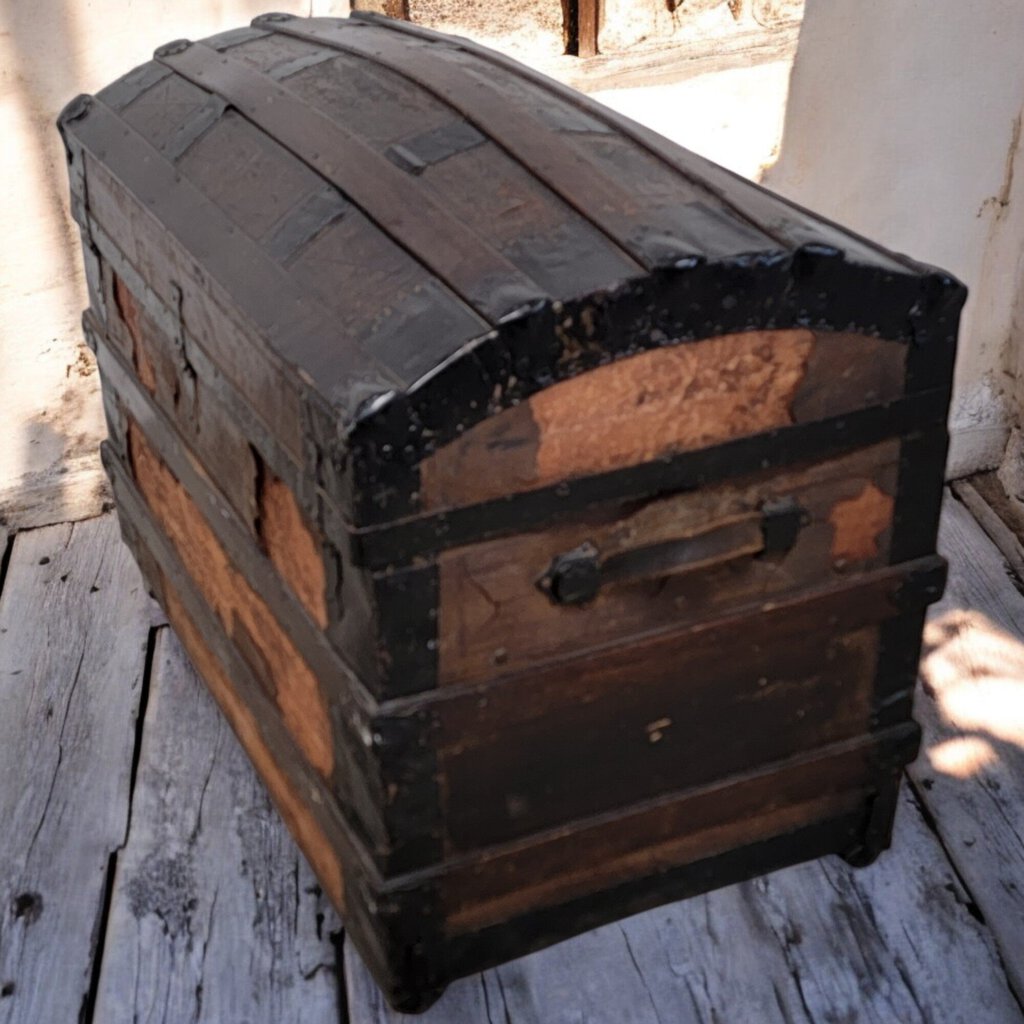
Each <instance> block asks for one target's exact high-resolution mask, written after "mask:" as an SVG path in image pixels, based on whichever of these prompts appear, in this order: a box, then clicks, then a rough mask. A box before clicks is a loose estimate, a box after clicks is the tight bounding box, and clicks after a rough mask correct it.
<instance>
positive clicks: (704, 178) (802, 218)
mask: <svg viewBox="0 0 1024 1024" xmlns="http://www.w3.org/2000/svg"><path fill="white" fill-rule="evenodd" d="M351 19H352V20H353V21H364V22H367V23H369V24H373V25H378V26H381V27H385V28H389V29H391V30H392V31H395V32H402V33H404V34H406V35H411V36H415V37H416V38H418V39H424V40H427V41H429V42H435V43H438V44H440V45H444V46H451V45H452V39H451V37H450V36H446V35H444V34H443V33H441V32H436V31H434V30H432V29H429V28H424V27H423V26H422V25H413V24H410V23H408V22H404V21H394V20H392V19H390V18H385V17H382V16H381V15H379V14H377V13H376V12H373V11H353V12H352V14H351ZM261 25H262V23H261ZM262 27H270V26H269V25H262ZM273 27H274V29H275V30H279V29H280V27H281V26H280V25H278V24H275V25H274V26H273ZM457 45H458V48H459V49H460V50H463V51H464V52H466V53H472V54H473V55H474V56H476V57H479V58H480V59H481V60H483V61H486V62H487V63H489V64H491V65H493V66H494V67H498V68H502V69H503V70H505V71H510V72H511V73H512V74H513V75H515V76H516V77H518V78H521V79H525V80H527V81H530V82H533V83H534V84H536V85H539V86H540V87H541V88H543V89H545V90H547V91H548V92H549V93H551V94H552V95H554V96H557V97H559V98H560V99H562V100H564V101H566V102H568V103H570V104H572V105H573V106H575V107H578V108H579V109H581V110H584V111H586V112H587V113H588V114H590V115H591V116H592V117H596V118H598V119H599V120H601V121H603V122H604V123H605V124H607V125H610V126H611V127H613V128H615V129H616V130H617V131H618V132H620V133H621V134H622V135H624V136H626V137H627V138H629V139H632V140H633V141H634V142H635V143H636V144H637V145H638V146H640V147H642V148H643V149H645V150H647V152H649V153H650V154H651V155H653V156H656V157H657V158H658V159H660V160H662V161H663V162H664V163H665V164H667V165H668V166H669V167H672V168H673V169H675V170H677V171H679V172H680V173H681V174H682V175H684V176H685V177H686V178H687V179H688V180H689V181H692V182H694V183H696V184H700V185H702V186H703V187H704V188H706V189H707V190H708V191H709V192H710V193H712V194H713V195H715V196H716V197H717V198H718V199H719V200H720V201H721V202H722V203H723V204H724V205H725V206H726V207H727V208H728V210H729V211H731V213H732V214H733V215H734V216H735V217H736V219H737V220H739V221H742V222H743V223H744V224H747V225H750V226H752V227H754V228H756V229H757V230H758V231H761V232H765V233H767V234H768V235H770V236H771V237H772V238H774V239H775V240H776V241H778V242H779V243H780V244H782V245H783V246H784V247H785V248H795V247H798V246H800V245H803V244H806V243H808V242H818V243H824V244H834V245H836V246H837V247H839V248H841V249H843V250H844V251H845V252H846V253H847V254H848V255H849V256H851V257H853V258H855V259H856V260H858V261H862V262H867V263H873V264H875V265H878V266H881V267H884V268H886V269H891V270H892V271H894V272H896V273H906V272H907V271H908V270H911V271H915V272H920V270H921V266H920V265H919V264H917V263H915V262H914V261H913V260H911V259H909V258H908V257H905V256H901V255H900V254H898V253H892V252H888V251H886V250H884V249H882V248H881V247H879V246H877V245H876V244H874V243H872V242H871V241H869V240H867V239H865V238H862V237H861V236H860V235H857V234H855V233H853V232H852V231H848V230H847V229H845V228H843V227H840V226H839V225H837V224H832V223H830V222H828V221H825V220H823V219H822V218H820V217H818V216H817V215H815V214H812V213H809V212H808V211H806V210H804V209H803V208H802V207H800V206H797V205H796V204H795V203H792V202H789V201H788V200H786V201H785V208H786V209H787V210H788V211H789V214H790V216H788V217H786V216H780V209H779V203H780V200H779V199H778V197H776V196H774V195H772V194H770V193H769V192H767V191H765V190H764V189H761V188H759V187H757V186H755V185H753V184H752V183H750V182H748V181H746V180H745V179H743V178H741V177H740V176H739V175H738V174H734V173H733V172H732V171H728V170H726V169H725V168H724V167H719V166H718V165H717V164H714V163H713V162H712V161H710V160H707V159H706V158H704V157H701V156H699V155H698V154H696V153H693V152H691V151H689V150H686V149H684V148H683V147H682V146H679V145H677V144H676V143H674V142H672V141H670V140H669V139H666V138H665V137H664V136H662V135H659V134H658V133H657V132H655V131H652V130H651V129H650V128H646V127H644V126H643V125H641V124H638V123H637V122H636V121H633V120H632V119H631V118H628V117H626V116H624V115H623V114H619V113H618V112H617V111H614V110H611V109H610V108H608V107H606V106H604V105H603V104H601V103H597V102H596V101H595V100H592V99H591V98H590V97H588V96H586V95H584V94H583V93H580V92H578V91H577V90H575V89H572V88H570V87H569V86H566V85H563V84H562V83H561V82H557V81H555V79H553V78H549V77H548V76H547V75H545V74H542V73H541V72H539V71H535V70H533V69H532V68H529V67H527V66H525V65H523V64H521V63H519V62H518V61H516V60H513V59H512V58H511V57H507V56H505V54H503V53H499V52H497V51H496V50H492V49H490V48H489V47H486V46H481V45H480V44H479V43H475V42H473V41H472V40H469V39H464V38H460V39H458V40H457Z"/></svg>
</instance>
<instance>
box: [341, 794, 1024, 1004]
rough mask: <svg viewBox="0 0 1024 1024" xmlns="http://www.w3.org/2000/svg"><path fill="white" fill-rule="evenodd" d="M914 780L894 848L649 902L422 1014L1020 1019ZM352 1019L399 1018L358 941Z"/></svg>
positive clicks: (352, 966) (348, 957) (351, 963)
mask: <svg viewBox="0 0 1024 1024" xmlns="http://www.w3.org/2000/svg"><path fill="white" fill-rule="evenodd" d="M968 906H969V899H968V897H967V896H966V894H965V893H964V892H963V890H962V889H961V888H960V886H959V884H958V882H957V880H956V876H955V874H954V873H953V871H952V870H951V868H950V866H949V864H948V862H947V860H946V858H945V855H944V854H943V851H942V849H941V847H940V846H939V844H938V842H937V841H936V840H935V838H934V836H933V835H932V834H931V832H930V831H929V829H928V828H927V826H926V824H925V822H924V820H923V818H922V817H921V814H920V813H919V811H918V809H917V807H916V805H915V804H914V803H913V801H912V799H911V797H910V796H909V795H908V793H906V792H905V793H904V797H903V800H902V801H901V805H900V809H899V817H898V821H897V835H896V841H895V845H894V848H893V850H891V851H890V852H888V853H887V854H885V855H884V856H883V857H882V858H881V859H880V860H879V861H878V862H877V863H875V864H874V865H872V866H871V867H870V868H867V869H864V870H860V871H857V870H855V869H853V868H849V867H847V866H846V865H845V864H843V863H842V862H841V861H839V860H838V859H835V858H831V859H827V860H823V861H820V862H816V863H812V864H807V865H802V866H799V867H795V868H791V869H788V870H786V871H780V872H776V873H775V874H773V875H769V876H767V877H765V878H761V879H757V880H755V881H752V882H748V883H744V884H741V885H737V886H732V887H730V888H728V889H723V890H720V891H718V892H715V893H711V894H709V895H707V896H703V897H698V898H696V899H693V900H689V901H685V902H682V903H677V904H674V905H671V906H668V907H665V908H662V909H659V910H654V911H650V912H648V913H646V914H641V915H638V916H636V917H633V918H630V919H628V920H625V921H623V922H620V923H618V924H614V925H610V926H608V927H605V928H601V929H599V930H597V931H593V932H589V933H587V934H586V935H582V936H580V937H579V938H576V939H573V940H570V941H569V942H565V943H562V944H561V945H558V946H554V947H552V948H551V949H548V950H545V951H544V952H541V953H537V954H534V955H533V956H529V957H525V958H523V959H522V960H518V961H516V962H514V963H511V964H507V965H505V966H504V967H500V968H498V969H497V970H494V971H488V972H486V973H485V974H484V975H480V976H477V977H474V978H470V979H466V980H465V981H462V982H459V983H457V984H455V985H453V986H451V988H450V989H449V990H448V992H446V993H445V995H444V996H443V997H442V999H441V1000H440V1001H439V1002H438V1003H437V1004H436V1005H435V1006H434V1007H433V1008H432V1009H431V1010H430V1011H428V1012H427V1014H426V1015H424V1016H423V1017H421V1018H420V1020H421V1021H422V1024H541V1022H543V1024H551V1022H553V1021H558V1022H562V1021H565V1022H570V1021H579V1022H586V1024H625V1022H632V1024H702V1022H708V1021H723V1022H733V1021H757V1022H758V1024H810V1022H813V1024H833V1022H837V1021H850V1022H854V1021H856V1022H858V1024H892V1022H895V1021H899V1022H900V1024H914V1022H917V1024H937V1022H942V1024H976V1022H978V1021H982V1020H984V1021H987V1022H991V1024H1021V1022H1022V1020H1024V1017H1022V1015H1021V1013H1020V1010H1019V1007H1018V1006H1017V1004H1016V1002H1015V1000H1014V998H1013V995H1012V993H1011V992H1010V990H1009V988H1008V987H1007V983H1006V976H1005V974H1004V972H1003V970H1002V967H1001V965H1000V962H999V957H998V954H997V952H996V950H995V947H994V944H993V942H992V939H991V936H990V935H989V934H988V933H987V931H986V929H985V928H984V927H983V926H982V925H981V924H980V923H979V922H978V921H977V920H976V919H975V918H974V917H973V916H972V915H971V913H970V911H969V909H968ZM345 965H346V977H347V982H348V994H349V1013H350V1019H351V1021H352V1024H395V1022H397V1021H400V1020H403V1019H405V1018H403V1017H402V1016H401V1015H400V1014H396V1013H393V1012H392V1011H390V1010H388V1009H387V1008H386V1007H385V1006H384V1004H383V1002H382V1000H381V997H380V995H379V994H378V993H377V991H376V989H375V987H374V985H373V982H372V981H371V980H370V978H369V976H368V974H367V972H366V970H365V968H364V967H363V965H362V963H361V962H360V961H359V958H358V955H357V954H356V953H355V952H354V950H353V949H351V948H350V947H349V946H346V951H345Z"/></svg>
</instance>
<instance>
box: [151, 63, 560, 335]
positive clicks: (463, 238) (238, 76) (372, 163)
mask: <svg viewBox="0 0 1024 1024" xmlns="http://www.w3.org/2000/svg"><path fill="white" fill-rule="evenodd" d="M157 59H158V60H160V61H161V62H162V63H164V64H166V65H167V66H168V67H169V68H171V69H172V70H174V71H175V72H177V73H178V74H179V75H181V76H182V77H183V78H186V79H187V80H188V81H190V82H192V83H193V84H195V85H197V86H199V87H200V88H203V89H207V90H208V91H210V92H212V93H215V94H216V95H218V96H220V97H221V98H222V99H223V100H224V101H225V102H227V103H229V104H230V105H231V106H232V107H234V108H235V109H236V110H237V111H238V112H239V113H241V114H242V115H243V116H244V117H245V118H247V119H248V120H249V121H251V122H252V123H253V124H255V125H257V126H258V127H259V128H261V129H262V130H263V131H265V132H267V133H268V134H269V135H270V136H271V137H272V138H273V139H274V140H275V141H276V142H278V143H279V144H280V145H282V146H284V148H285V149H287V150H289V151H290V152H291V153H293V154H294V155H295V156H296V157H297V158H298V159H299V160H301V161H302V162H303V163H305V164H306V165H307V166H308V167H310V168H312V169H313V170H314V171H316V172H317V173H318V174H320V175H322V176H323V177H324V178H326V179H327V180H328V181H329V182H331V184H333V185H334V186H335V187H336V188H338V189H339V190H341V191H342V192H343V193H344V194H345V196H346V197H347V198H349V199H350V200H351V201H352V202H353V204H355V205H356V206H358V207H359V208H360V209H362V210H363V211H364V212H365V213H366V214H367V216H369V217H370V218H371V219H372V220H373V221H374V222H375V223H376V224H377V225H378V226H379V227H380V228H381V230H382V231H384V232H385V233H386V234H387V235H388V236H389V237H390V238H391V239H392V240H393V241H395V242H396V243H398V244H399V245H400V246H401V247H402V248H403V249H405V250H406V251H407V252H409V253H410V254H412V255H413V256H414V257H415V258H416V259H417V260H419V262H420V263H422V264H423V265H424V266H426V267H428V268H429V269H430V270H431V271H432V272H433V273H434V274H436V275H437V276H438V277H439V278H440V279H441V280H442V281H443V282H445V283H446V284H447V285H448V286H449V287H450V288H451V289H452V290H453V291H454V292H455V293H456V294H457V295H458V296H459V297H460V298H461V299H462V300H463V301H464V302H466V303H467V304H468V305H470V306H471V307H472V308H473V309H475V310H476V311H477V312H478V313H479V314H480V315H481V316H483V317H485V318H486V319H487V320H488V321H490V322H491V323H496V322H498V321H499V320H500V319H501V318H502V317H503V316H505V315H507V314H509V313H510V312H512V311H513V310H514V309H516V308H518V307H522V306H524V305H526V304H528V303H530V302H533V301H536V300H538V299H542V298H545V297H546V296H545V295H544V293H543V291H542V290H541V288H540V287H539V286H538V285H537V284H536V283H535V282H534V281H532V280H531V279H530V278H528V277H527V276H526V275H525V274H523V273H522V272H521V271H520V270H519V269H518V268H517V267H515V266H513V265H512V264H511V263H509V262H508V261H507V260H506V259H505V258H504V257H503V256H501V255H500V253H498V252H497V251H496V250H495V249H494V248H493V247H492V246H491V245H489V244H488V243H487V242H486V241H484V240H483V239H482V238H480V236H479V235H477V234H476V233H475V232H473V231H471V230H470V229H469V228H467V227H466V225H465V224H463V223H462V222H461V221H459V220H457V219H455V218H453V217H452V216H451V215H450V214H449V213H448V212H447V211H446V210H444V209H443V208H442V207H441V206H440V205H439V204H438V203H437V202H436V201H435V200H434V199H433V198H432V197H431V196H429V195H427V194H426V193H425V192H424V191H422V190H420V189H417V187H416V185H415V184H414V179H410V177H409V175H407V174H404V173H403V172H402V171H401V170H399V168H397V167H395V165H394V164H392V163H391V162H390V161H389V160H387V159H385V158H384V157H382V156H381V155H380V154H378V153H377V152H375V151H374V150H373V149H371V148H370V147H369V146H367V145H366V143H365V142H364V141H363V140H362V139H360V138H358V137H357V136H356V135H354V134H353V133H352V132H350V131H349V130H347V129H346V128H344V127H343V126H342V125H341V124H339V123H338V122H337V121H335V120H333V119H332V118H330V117H328V116H327V115H326V114H324V113H322V112H321V111H319V110H316V109H314V108H313V107H311V106H309V104H308V103H307V102H306V101H305V100H304V99H302V98H301V97H300V96H298V95H297V94H296V93H294V92H293V91H291V90H290V89H288V88H287V87H286V86H284V85H282V84H281V83H279V82H277V81H275V80H274V79H273V78H272V77H271V76H270V75H265V74H263V73H262V72H260V71H257V70H256V69H254V68H252V67H250V66H249V65H247V64H244V63H242V62H241V61H238V60H235V59H233V58H231V57H228V56H225V55H223V54H220V53H217V52H216V51H215V50H212V49H211V48H210V47H208V46H205V45H204V44H202V43H191V44H187V45H186V44H184V43H182V44H177V45H176V46H172V47H167V48H164V49H163V50H160V51H158V52H157Z"/></svg>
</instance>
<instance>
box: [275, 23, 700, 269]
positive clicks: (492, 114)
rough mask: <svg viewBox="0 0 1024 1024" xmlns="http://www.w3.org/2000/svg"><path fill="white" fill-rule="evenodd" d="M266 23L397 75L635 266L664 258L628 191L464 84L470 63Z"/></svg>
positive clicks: (384, 42) (338, 31)
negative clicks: (642, 228) (640, 224)
mask: <svg viewBox="0 0 1024 1024" xmlns="http://www.w3.org/2000/svg"><path fill="white" fill-rule="evenodd" d="M384 23H385V24H390V22H384ZM374 24H377V22H374ZM267 27H269V28H272V29H273V30H274V31H275V32H279V33H281V34H282V35H288V36H291V37H292V38H294V39H302V40H304V41H305V42H308V43H313V44H320V45H325V46H331V47H333V48H335V49H336V50H339V51H342V52H344V53H351V54H353V55H355V56H358V57H362V58H364V59H365V60H368V61H371V62H372V63H374V64H378V65H380V66H381V67H384V68H387V69H388V70H389V71H391V72H393V73H395V74H397V75H401V76H402V77H403V78H405V79H407V80H408V81H410V82H412V83H414V84H415V85H417V86H419V87H420V88H421V89H423V90H424V91H426V92H427V93H429V94H430V95H432V96H434V97H435V98H436V99H439V100H440V101H441V102H442V103H445V104H446V105H447V106H449V107H450V108H451V109H452V110H453V111H455V112H456V113H457V114H459V115H460V116H461V117H463V118H465V119H466V121H468V122H469V123H470V124H471V125H472V126H473V127H475V128H476V129H477V130H479V131H480V132H482V133H483V134H484V135H486V136H487V137H488V138H489V139H490V140H491V141H492V142H493V143H494V144H495V145H496V146H498V147H499V148H500V149H502V150H504V151H505V152H506V153H507V154H508V155H509V156H510V157H512V158H513V159H514V160H515V161H516V162H517V163H519V164H521V165H522V166H523V167H525V168H526V170H527V171H528V172H529V173H530V174H531V175H532V176H533V177H534V178H536V179H537V180H538V181H539V182H541V183H542V184H543V185H544V186H545V187H546V188H547V189H549V190H550V191H551V192H553V193H554V194H555V195H556V196H558V198H559V199H561V200H562V202H563V203H565V204H566V205H567V206H569V207H570V208H571V209H572V210H574V211H575V212H576V213H577V214H578V215H579V216H581V217H582V218H583V219H584V220H585V221H587V222H588V223H589V224H591V225H592V226H593V227H595V228H596V229H597V230H598V231H600V232H601V233H602V234H603V235H605V236H606V237H607V238H608V239H609V240H610V241H611V242H612V243H613V244H614V245H615V246H616V248H618V249H621V250H622V251H623V252H625V253H627V254H628V255H629V256H630V257H631V258H632V259H633V260H634V261H636V262H637V263H639V264H640V265H641V266H643V267H645V268H648V269H650V268H651V267H653V266H656V265H658V264H660V263H663V262H664V261H665V238H664V235H663V234H661V235H660V236H659V239H658V241H657V244H656V245H655V244H652V243H651V242H650V241H649V240H648V238H647V237H645V236H644V235H643V234H638V233H637V230H636V227H637V226H636V224H635V222H634V220H633V219H632V218H631V216H630V215H629V212H628V211H630V210H631V208H632V207H633V206H635V204H636V197H635V195H634V194H633V193H632V191H631V190H630V189H628V188H626V187H625V186H624V185H623V184H621V183H620V182H617V181H615V180H613V179H612V178H609V177H608V176H607V175H606V174H604V173H603V171H601V169H600V168H599V167H597V166H595V165H594V164H593V163H592V162H591V161H590V160H588V159H587V156H586V154H584V153H583V152H581V151H579V150H577V149H576V148H575V146H573V145H572V144H571V143H567V142H565V141H563V140H558V144H557V145H552V127H551V123H550V120H549V119H547V118H545V117H544V116H543V115H542V114H540V113H538V112H534V111H531V110H530V109H529V108H528V107H526V106H524V105H523V104H517V103H510V102H509V99H508V97H507V95H505V94H504V93H503V92H502V90H501V88H500V86H498V85H495V84H493V83H491V82H489V81H487V80H486V79H483V78H479V79H474V80H473V81H472V82H471V83H469V84H471V86H472V87H471V88H467V78H468V77H469V75H468V72H471V71H472V70H474V69H473V67H471V66H469V67H467V68H466V69H462V68H459V67H458V66H457V65H456V64H454V63H453V62H452V61H450V60H444V59H438V58H437V57H436V55H434V54H431V53H430V52H429V51H427V50H420V49H419V48H418V47H410V46H408V45H406V44H403V42H402V41H401V39H400V38H399V37H397V36H393V35H389V34H387V33H380V32H374V33H363V32H359V31H356V30H355V29H356V28H358V27H359V26H354V27H348V28H346V27H345V24H344V22H341V23H339V22H336V21H333V20H319V19H305V18H301V19H300V18H292V19H288V20H287V21H275V22H273V23H271V24H269V25H268V26H267ZM653 233H654V232H653V231H652V232H651V234H653ZM675 255H676V256H677V257H679V258H681V257H683V256H687V255H692V245H688V244H687V243H686V241H684V240H682V239H680V240H679V246H678V252H677V253H676V254H675Z"/></svg>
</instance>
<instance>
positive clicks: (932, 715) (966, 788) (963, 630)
mask: <svg viewBox="0 0 1024 1024" xmlns="http://www.w3.org/2000/svg"><path fill="white" fill-rule="evenodd" d="M939 550H940V551H941V552H943V553H944V554H945V555H946V557H947V558H949V560H950V570H951V571H950V582H949V586H948V588H947V590H946V595H945V597H944V598H943V599H942V601H941V602H940V603H939V604H937V605H936V606H935V607H934V608H933V609H932V613H931V616H930V621H929V623H928V626H927V627H926V630H925V654H924V659H923V662H922V668H921V681H922V688H921V692H920V693H919V695H918V699H917V703H916V708H915V713H916V716H917V718H918V719H919V720H920V722H921V726H922V728H923V730H924V742H923V752H922V756H921V758H920V759H919V760H918V762H917V763H916V765H915V766H914V768H913V769H912V772H911V777H912V778H913V780H914V783H915V787H916V789H917V792H918V795H919V797H920V799H921V800H922V802H923V803H924V804H925V805H926V806H927V808H928V809H929V811H930V813H931V814H932V816H933V818H934V820H935V823H936V828H937V830H938V834H939V836H940V837H941V839H942V842H943V843H944V845H945V847H946V850H947V852H948V854H949V856H950V857H951V858H952V860H953V863H954V864H955V865H956V867H957V870H958V871H959V872H960V874H961V876H962V877H963V879H964V881H965V882H966V884H967V886H968V887H969V888H970V890H971V894H972V896H973V899H974V900H975V902H976V903H977V907H978V910H979V911H980V913H981V914H982V915H983V916H984V919H985V921H986V922H987V923H988V926H989V927H990V928H991V930H992V934H993V935H994V936H995V938H996V941H997V943H998V945H999V948H1000V950H1001V951H1002V954H1003V959H1004V962H1005V964H1006V969H1007V972H1008V974H1009V976H1010V979H1011V982H1012V984H1013V988H1014V991H1015V992H1016V993H1017V996H1018V998H1019V999H1021V1000H1022V1001H1024V957H1022V955H1021V951H1022V950H1024V884H1022V880H1024V614H1022V609H1024V598H1022V596H1021V584H1020V581H1019V580H1018V579H1017V578H1016V577H1014V576H1012V575H1011V574H1010V573H1009V572H1008V570H1007V566H1006V563H1005V562H1004V560H1003V558H1002V556H1001V555H1000V553H999V551H998V550H997V549H996V547H995V546H994V545H993V544H992V542H991V541H990V540H989V539H988V537H986V536H985V534H984V532H983V531H982V529H981V527H980V526H979V525H978V524H977V523H976V522H975V521H974V520H973V519H972V518H971V516H970V513H969V512H968V511H967V509H966V508H965V507H964V506H963V505H961V504H960V503H959V502H958V501H956V500H955V499H952V498H948V499H947V501H946V505H945V508H944V511H943V518H942V528H941V532H940V535H939Z"/></svg>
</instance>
